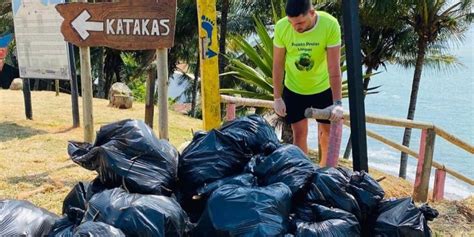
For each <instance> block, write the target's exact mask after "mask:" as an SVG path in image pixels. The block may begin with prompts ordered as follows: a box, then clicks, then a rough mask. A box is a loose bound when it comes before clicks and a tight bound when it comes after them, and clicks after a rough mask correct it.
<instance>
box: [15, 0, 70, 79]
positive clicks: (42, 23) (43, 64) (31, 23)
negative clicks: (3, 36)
mask: <svg viewBox="0 0 474 237" xmlns="http://www.w3.org/2000/svg"><path fill="white" fill-rule="evenodd" d="M60 2H64V0H54V1H53V0H50V1H40V0H14V1H12V8H13V20H14V24H15V40H16V52H17V58H18V66H19V69H20V77H22V78H41V79H64V80H69V79H71V70H70V65H69V48H68V45H67V43H66V42H65V41H64V38H63V37H62V35H61V31H60V29H61V27H60V26H61V16H60V15H59V13H58V12H57V11H56V9H55V6H56V4H57V3H60Z"/></svg>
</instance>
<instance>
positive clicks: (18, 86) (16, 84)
mask: <svg viewBox="0 0 474 237" xmlns="http://www.w3.org/2000/svg"><path fill="white" fill-rule="evenodd" d="M10 90H14V91H21V90H23V80H22V79H21V78H15V80H13V81H12V83H11V84H10Z"/></svg>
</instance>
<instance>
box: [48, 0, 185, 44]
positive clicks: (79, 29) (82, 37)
mask: <svg viewBox="0 0 474 237" xmlns="http://www.w3.org/2000/svg"><path fill="white" fill-rule="evenodd" d="M56 9H57V10H58V12H59V13H60V14H61V16H62V17H63V18H64V22H63V24H62V26H61V32H62V33H63V35H64V38H65V39H66V41H68V42H71V43H73V44H75V45H77V46H80V47H83V46H107V47H110V48H115V49H122V50H143V49H161V48H171V47H173V44H174V30H175V22H176V21H175V18H176V0H141V1H137V0H135V1H133V0H126V1H120V2H117V3H95V4H91V3H69V4H59V5H57V6H56Z"/></svg>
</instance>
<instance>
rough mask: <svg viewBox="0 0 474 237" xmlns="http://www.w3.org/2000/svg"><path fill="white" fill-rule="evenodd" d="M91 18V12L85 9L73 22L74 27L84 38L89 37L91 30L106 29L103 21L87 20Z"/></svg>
mask: <svg viewBox="0 0 474 237" xmlns="http://www.w3.org/2000/svg"><path fill="white" fill-rule="evenodd" d="M90 18H91V14H89V12H88V11H87V10H84V11H82V13H81V14H80V15H79V16H77V17H76V19H74V20H73V21H72V23H71V24H72V27H73V28H74V29H75V30H76V31H77V33H79V35H80V36H81V38H82V39H83V40H86V39H87V38H88V37H89V35H90V34H89V31H104V23H103V22H95V21H87V20H89V19H90Z"/></svg>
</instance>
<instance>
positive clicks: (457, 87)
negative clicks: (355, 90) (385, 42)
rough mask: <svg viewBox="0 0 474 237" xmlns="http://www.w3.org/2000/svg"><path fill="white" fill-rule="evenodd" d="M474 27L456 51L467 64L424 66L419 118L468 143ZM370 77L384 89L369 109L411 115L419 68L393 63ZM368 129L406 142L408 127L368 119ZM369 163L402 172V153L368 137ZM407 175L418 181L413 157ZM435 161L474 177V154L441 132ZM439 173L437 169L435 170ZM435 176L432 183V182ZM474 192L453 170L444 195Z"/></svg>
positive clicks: (312, 139) (472, 139)
mask: <svg viewBox="0 0 474 237" xmlns="http://www.w3.org/2000/svg"><path fill="white" fill-rule="evenodd" d="M473 39H474V27H472V28H471V29H470V30H469V31H468V32H467V34H466V38H465V41H464V42H463V43H462V45H460V46H458V48H455V49H454V50H453V54H454V55H455V56H456V57H457V58H458V60H459V61H460V62H461V63H462V64H463V66H462V67H460V68H456V69H450V70H448V71H439V70H434V69H432V68H427V67H425V68H424V70H423V75H422V79H421V83H420V90H419V93H418V102H417V108H416V113H415V120H417V121H424V122H431V123H433V124H435V125H436V126H439V127H441V128H443V129H444V130H446V131H448V132H449V133H451V134H454V135H456V136H457V137H459V138H461V139H462V140H464V141H466V142H468V143H469V144H474V41H473ZM382 71H383V72H382V73H381V74H379V75H376V76H375V77H374V78H373V79H372V80H371V86H374V85H382V87H381V88H380V89H379V91H380V93H379V94H375V95H370V96H368V97H367V98H366V100H365V110H366V113H370V114H376V115H382V116H390V117H395V118H406V115H407V112H408V104H409V98H410V93H411V86H412V78H413V71H414V69H404V68H401V67H399V66H396V65H388V66H387V69H386V71H385V70H384V69H382ZM343 103H344V107H345V109H347V110H348V109H349V105H348V100H344V102H343ZM367 129H370V130H372V131H375V132H377V133H379V134H381V135H383V136H384V137H387V138H389V139H391V140H393V141H396V142H397V143H399V144H401V142H402V137H403V131H404V129H403V128H396V127H388V126H382V125H372V124H367ZM420 134H421V132H420V130H418V129H415V130H413V132H412V138H411V143H410V148H411V149H412V150H414V151H417V152H418V150H419V143H420ZM348 136H349V129H347V128H345V129H344V134H343V144H342V148H341V156H342V154H343V152H344V148H345V145H346V143H347V138H348ZM308 142H309V144H310V147H311V148H313V149H315V148H316V147H317V133H316V123H312V124H311V125H310V134H309V138H308ZM367 151H368V159H369V167H374V168H376V169H379V170H382V171H384V172H387V173H390V174H394V175H398V170H399V165H400V152H399V151H396V150H394V149H392V148H391V147H389V146H387V145H385V144H383V143H380V142H378V141H376V140H374V139H372V138H370V137H368V138H367ZM408 159H409V164H408V170H407V176H408V179H410V180H412V181H413V180H414V176H415V172H416V160H415V159H413V158H408ZM434 161H436V162H438V163H441V164H444V165H445V166H446V167H449V168H452V169H454V170H456V171H458V172H460V173H462V174H464V175H465V176H467V177H469V178H471V179H474V155H472V154H470V153H468V152H467V151H464V150H462V149H461V148H458V147H457V146H455V145H452V144H451V143H449V142H447V141H445V140H444V139H443V138H441V137H438V136H437V137H436V141H435V152H434ZM432 174H433V175H434V169H433V170H432ZM433 175H432V178H431V184H430V188H432V187H433V186H432V185H433V180H434V177H433ZM470 195H474V187H473V186H470V185H468V184H466V183H464V182H462V181H460V180H458V179H456V178H454V177H452V176H450V175H448V177H447V181H446V186H445V196H446V197H447V198H450V199H459V198H464V197H467V196H470Z"/></svg>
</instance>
